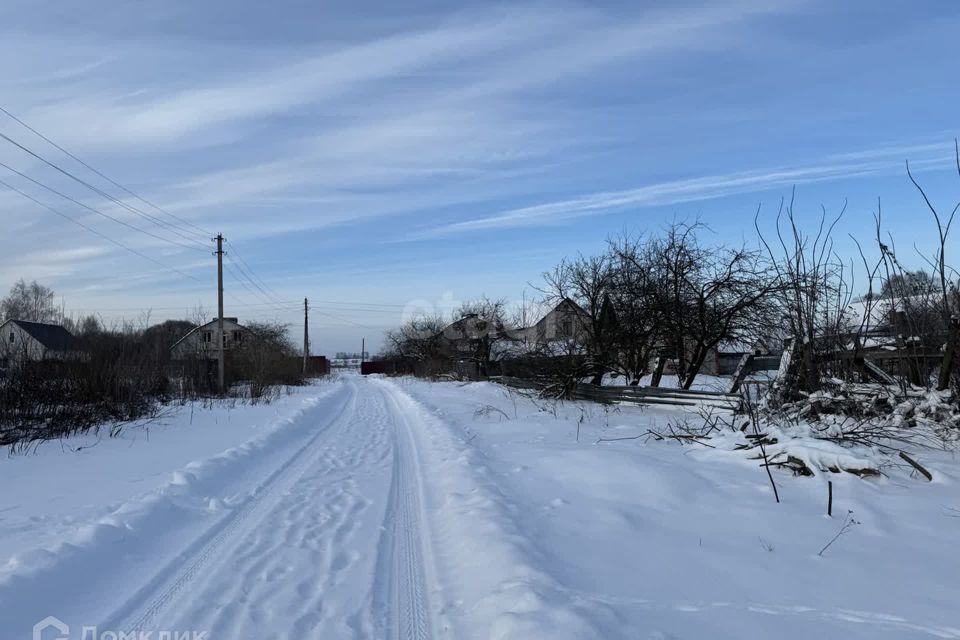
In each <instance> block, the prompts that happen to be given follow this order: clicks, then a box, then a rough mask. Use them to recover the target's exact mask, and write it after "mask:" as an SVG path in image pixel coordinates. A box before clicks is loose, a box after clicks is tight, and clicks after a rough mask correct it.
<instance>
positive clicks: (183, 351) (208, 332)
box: [170, 318, 249, 360]
mask: <svg viewBox="0 0 960 640" xmlns="http://www.w3.org/2000/svg"><path fill="white" fill-rule="evenodd" d="M247 339H249V330H248V329H247V328H246V327H244V326H243V325H241V324H240V323H239V322H238V320H237V318H224V319H223V348H224V351H226V352H230V351H234V350H236V349H238V348H239V347H240V346H242V345H243V343H244V340H247ZM219 353H220V351H219V349H218V348H217V320H211V321H210V322H208V323H206V324H203V325H200V326H199V327H195V328H194V329H192V330H191V331H189V332H188V333H187V335H185V336H183V337H182V338H180V339H179V340H177V342H176V343H175V344H174V345H173V346H172V347H170V357H171V359H172V360H192V359H198V360H217V359H218V357H219Z"/></svg>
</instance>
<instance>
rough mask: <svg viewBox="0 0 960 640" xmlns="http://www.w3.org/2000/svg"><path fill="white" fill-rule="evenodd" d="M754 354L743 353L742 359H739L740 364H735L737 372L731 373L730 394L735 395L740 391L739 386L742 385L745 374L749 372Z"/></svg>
mask: <svg viewBox="0 0 960 640" xmlns="http://www.w3.org/2000/svg"><path fill="white" fill-rule="evenodd" d="M753 358H754V354H752V353H745V354H743V357H742V358H740V363H739V364H737V370H736V371H734V372H733V382H731V383H730V393H736V392H737V391H739V390H740V385H742V384H743V381H744V379H745V378H746V377H747V374H749V373H750V371H751V366H750V365H751V364H752V363H753Z"/></svg>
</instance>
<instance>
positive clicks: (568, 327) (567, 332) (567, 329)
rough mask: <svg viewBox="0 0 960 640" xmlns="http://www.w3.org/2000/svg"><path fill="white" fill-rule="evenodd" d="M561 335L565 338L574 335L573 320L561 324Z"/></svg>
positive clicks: (566, 320)
mask: <svg viewBox="0 0 960 640" xmlns="http://www.w3.org/2000/svg"><path fill="white" fill-rule="evenodd" d="M560 335H561V336H562V337H564V338H569V337H570V336H571V335H573V320H570V319H569V318H568V319H565V320H564V321H563V322H561V323H560Z"/></svg>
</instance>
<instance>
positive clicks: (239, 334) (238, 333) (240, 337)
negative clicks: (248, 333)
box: [233, 331, 243, 342]
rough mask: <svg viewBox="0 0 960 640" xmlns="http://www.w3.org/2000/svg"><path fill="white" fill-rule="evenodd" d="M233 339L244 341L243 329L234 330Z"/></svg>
mask: <svg viewBox="0 0 960 640" xmlns="http://www.w3.org/2000/svg"><path fill="white" fill-rule="evenodd" d="M233 341H234V342H243V332H242V331H234V332H233Z"/></svg>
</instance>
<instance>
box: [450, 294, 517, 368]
mask: <svg viewBox="0 0 960 640" xmlns="http://www.w3.org/2000/svg"><path fill="white" fill-rule="evenodd" d="M458 315H459V316H460V319H459V320H457V321H456V322H453V323H452V324H450V325H448V326H447V327H446V328H445V329H444V337H445V338H446V339H447V340H449V341H452V342H453V343H455V344H457V345H460V347H461V348H462V349H465V351H463V355H465V356H466V359H467V360H469V361H471V362H473V363H474V364H475V365H476V372H477V375H479V376H481V377H485V376H487V375H488V374H489V370H490V363H491V362H492V361H493V360H494V359H495V358H496V357H499V356H500V355H502V354H501V353H500V352H499V351H500V349H501V348H502V347H503V346H504V345H506V344H507V343H509V342H512V341H513V340H514V339H515V338H514V335H515V331H514V328H513V327H512V326H511V324H510V322H509V318H510V314H509V311H508V309H507V304H506V301H505V300H503V299H502V298H501V299H491V298H488V297H486V296H483V297H481V298H478V299H476V300H473V301H470V302H465V303H464V304H462V305H461V306H460V309H459V311H458Z"/></svg>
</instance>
